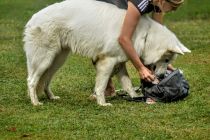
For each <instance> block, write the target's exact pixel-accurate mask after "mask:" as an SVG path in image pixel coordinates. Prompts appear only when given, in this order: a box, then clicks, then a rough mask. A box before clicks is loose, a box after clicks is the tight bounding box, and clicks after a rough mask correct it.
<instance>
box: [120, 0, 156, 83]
mask: <svg viewBox="0 0 210 140" xmlns="http://www.w3.org/2000/svg"><path fill="white" fill-rule="evenodd" d="M140 17H141V14H140V13H139V11H138V9H137V8H136V7H135V6H134V5H133V4H132V3H131V2H129V1H128V9H127V12H126V16H125V19H124V23H123V26H122V30H121V34H120V36H119V39H118V41H119V43H120V45H121V47H122V49H123V50H124V52H125V53H126V55H127V56H128V57H129V59H130V60H131V62H132V64H133V65H134V66H135V68H136V69H137V71H138V73H139V75H140V77H141V79H145V80H147V81H150V82H151V81H153V80H154V75H152V74H151V71H150V70H149V69H147V68H146V67H145V66H144V65H143V64H142V62H141V60H140V58H139V56H138V55H137V53H136V51H135V49H134V47H133V43H132V35H133V33H134V31H135V29H136V25H137V23H138V22H139V19H140Z"/></svg>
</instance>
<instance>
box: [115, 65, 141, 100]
mask: <svg viewBox="0 0 210 140" xmlns="http://www.w3.org/2000/svg"><path fill="white" fill-rule="evenodd" d="M117 77H118V80H119V81H120V83H121V85H122V88H123V90H124V91H126V92H127V93H128V94H129V95H130V97H131V98H133V97H139V95H138V94H137V93H136V92H135V90H134V89H133V86H132V82H131V80H130V78H129V76H128V72H127V69H126V66H125V63H122V64H120V67H119V72H118V73H117Z"/></svg>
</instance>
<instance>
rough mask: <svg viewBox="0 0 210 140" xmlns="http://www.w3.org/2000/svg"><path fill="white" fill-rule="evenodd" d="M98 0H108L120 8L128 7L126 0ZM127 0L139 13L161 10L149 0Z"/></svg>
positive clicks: (107, 0) (105, 0) (106, 0)
mask: <svg viewBox="0 0 210 140" xmlns="http://www.w3.org/2000/svg"><path fill="white" fill-rule="evenodd" d="M98 1H103V2H108V3H111V4H114V5H116V6H117V7H119V8H121V9H127V8H128V0H98ZM129 1H130V2H132V3H133V4H134V5H135V7H136V8H137V9H138V11H139V12H140V13H141V15H143V14H146V13H150V12H152V11H154V12H161V11H160V9H159V8H158V7H157V6H154V5H153V4H152V3H151V0H129Z"/></svg>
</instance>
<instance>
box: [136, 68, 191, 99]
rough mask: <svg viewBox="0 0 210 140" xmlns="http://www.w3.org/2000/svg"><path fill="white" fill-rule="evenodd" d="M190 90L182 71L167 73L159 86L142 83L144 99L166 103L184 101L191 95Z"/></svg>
mask: <svg viewBox="0 0 210 140" xmlns="http://www.w3.org/2000/svg"><path fill="white" fill-rule="evenodd" d="M189 88H190V87H189V84H188V82H187V81H186V80H185V78H184V76H183V74H182V73H181V72H180V70H175V71H173V72H171V71H167V72H166V74H165V76H164V78H163V79H162V80H160V82H159V83H158V84H152V83H148V82H145V81H141V89H142V93H143V95H144V99H146V98H152V99H153V100H155V101H159V102H165V103H166V102H173V101H178V100H182V99H184V98H185V97H187V96H188V95H189ZM134 100H135V99H134Z"/></svg>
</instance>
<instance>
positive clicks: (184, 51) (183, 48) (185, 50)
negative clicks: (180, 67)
mask: <svg viewBox="0 0 210 140" xmlns="http://www.w3.org/2000/svg"><path fill="white" fill-rule="evenodd" d="M179 47H180V49H181V50H182V52H183V53H191V51H190V50H189V49H188V48H186V47H185V46H184V45H183V44H182V43H180V42H179Z"/></svg>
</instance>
